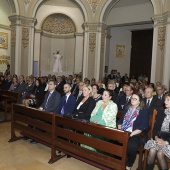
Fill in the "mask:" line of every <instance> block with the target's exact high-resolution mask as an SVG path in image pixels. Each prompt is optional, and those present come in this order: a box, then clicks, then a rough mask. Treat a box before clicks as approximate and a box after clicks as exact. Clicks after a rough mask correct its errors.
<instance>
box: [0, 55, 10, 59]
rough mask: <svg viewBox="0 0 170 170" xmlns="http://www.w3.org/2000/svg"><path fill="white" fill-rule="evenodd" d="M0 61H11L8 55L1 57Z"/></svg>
mask: <svg viewBox="0 0 170 170" xmlns="http://www.w3.org/2000/svg"><path fill="white" fill-rule="evenodd" d="M0 59H5V60H10V56H8V55H1V56H0Z"/></svg>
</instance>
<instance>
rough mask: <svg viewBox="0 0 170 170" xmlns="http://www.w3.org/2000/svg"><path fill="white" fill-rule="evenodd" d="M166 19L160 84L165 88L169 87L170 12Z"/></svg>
mask: <svg viewBox="0 0 170 170" xmlns="http://www.w3.org/2000/svg"><path fill="white" fill-rule="evenodd" d="M166 16H167V19H166V20H165V24H166V30H165V34H164V35H165V38H164V39H165V47H164V48H165V50H164V63H163V75H162V84H164V85H166V87H167V90H168V91H169V88H170V74H169V73H170V48H169V44H170V12H169V13H167V15H166Z"/></svg>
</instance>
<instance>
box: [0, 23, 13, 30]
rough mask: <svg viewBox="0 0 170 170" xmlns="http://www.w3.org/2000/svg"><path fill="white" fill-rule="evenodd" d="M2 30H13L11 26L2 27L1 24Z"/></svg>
mask: <svg viewBox="0 0 170 170" xmlns="http://www.w3.org/2000/svg"><path fill="white" fill-rule="evenodd" d="M0 28H1V29H5V30H11V28H10V27H9V26H6V25H2V24H0Z"/></svg>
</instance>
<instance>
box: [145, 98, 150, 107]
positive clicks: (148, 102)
mask: <svg viewBox="0 0 170 170" xmlns="http://www.w3.org/2000/svg"><path fill="white" fill-rule="evenodd" d="M149 105H150V100H148V101H147V103H146V107H147V108H149Z"/></svg>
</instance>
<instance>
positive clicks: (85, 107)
mask: <svg viewBox="0 0 170 170" xmlns="http://www.w3.org/2000/svg"><path fill="white" fill-rule="evenodd" d="M82 100H83V96H81V97H79V99H78V101H77V102H76V106H75V110H74V112H73V114H74V117H75V118H78V119H85V120H90V117H91V113H92V111H93V109H94V107H95V105H96V102H95V100H94V99H93V98H92V97H89V98H88V99H87V100H86V101H85V102H84V103H83V104H82V105H81V106H80V108H79V109H78V110H77V106H78V105H79V103H80V102H81V101H82Z"/></svg>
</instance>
